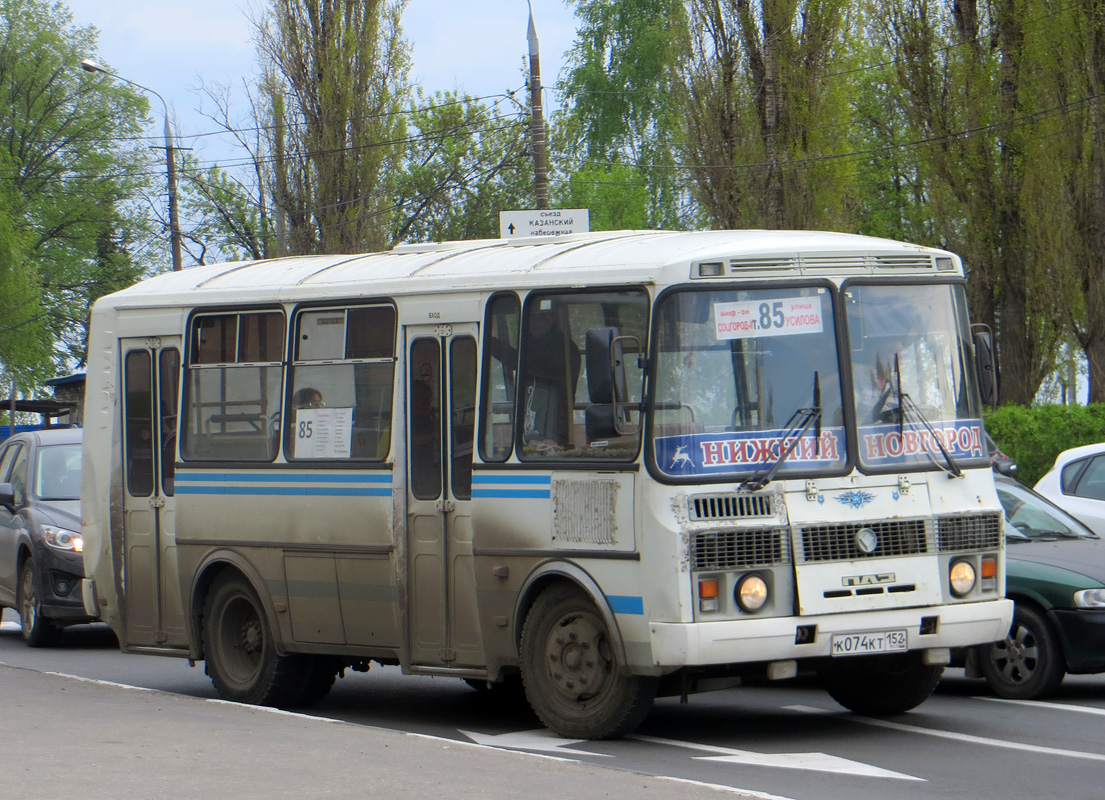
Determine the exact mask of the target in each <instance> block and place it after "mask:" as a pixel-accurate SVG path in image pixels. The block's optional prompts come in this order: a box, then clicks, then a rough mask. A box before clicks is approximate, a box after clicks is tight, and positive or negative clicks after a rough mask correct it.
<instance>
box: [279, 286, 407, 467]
mask: <svg viewBox="0 0 1105 800" xmlns="http://www.w3.org/2000/svg"><path fill="white" fill-rule="evenodd" d="M294 329H295V345H294V347H293V355H292V365H291V369H290V371H289V378H288V396H289V400H290V403H289V407H288V411H287V415H286V423H285V429H286V438H285V441H284V454H285V456H286V457H287V458H288V459H289V460H292V459H312V460H328V461H332V460H345V459H364V460H369V461H382V460H384V459H386V458H387V456H388V453H389V452H390V449H391V410H392V405H393V402H394V396H395V388H394V379H395V330H396V322H395V308H394V307H393V306H390V305H383V304H379V305H366V306H353V307H349V308H343V307H337V308H333V307H332V308H311V309H304V310H302V311H300V312H299V313H298V314H296V317H295V322H294ZM316 433H323V434H324V435H323V436H316V435H315V434H316ZM323 443H325V444H323Z"/></svg>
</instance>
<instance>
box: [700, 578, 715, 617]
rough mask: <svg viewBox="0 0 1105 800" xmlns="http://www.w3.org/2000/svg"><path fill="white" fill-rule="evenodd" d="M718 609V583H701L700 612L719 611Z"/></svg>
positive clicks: (711, 581)
mask: <svg viewBox="0 0 1105 800" xmlns="http://www.w3.org/2000/svg"><path fill="white" fill-rule="evenodd" d="M718 608H719V606H718V599H717V581H716V580H709V581H699V582H698V609H699V610H700V611H717V610H718Z"/></svg>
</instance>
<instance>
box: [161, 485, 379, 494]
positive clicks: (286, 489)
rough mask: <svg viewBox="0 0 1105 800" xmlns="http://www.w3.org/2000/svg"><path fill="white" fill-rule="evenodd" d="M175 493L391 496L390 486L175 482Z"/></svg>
mask: <svg viewBox="0 0 1105 800" xmlns="http://www.w3.org/2000/svg"><path fill="white" fill-rule="evenodd" d="M175 493H176V494H219V495H235V496H250V497H253V496H262V495H281V496H292V497H296V496H303V495H312V496H317V497H391V487H390V486H386V487H380V488H376V487H368V486H364V487H357V486H351V487H344V486H231V485H227V484H223V483H219V484H211V485H204V484H197V485H191V484H188V485H184V486H182V485H181V484H179V483H178V484H176V487H175Z"/></svg>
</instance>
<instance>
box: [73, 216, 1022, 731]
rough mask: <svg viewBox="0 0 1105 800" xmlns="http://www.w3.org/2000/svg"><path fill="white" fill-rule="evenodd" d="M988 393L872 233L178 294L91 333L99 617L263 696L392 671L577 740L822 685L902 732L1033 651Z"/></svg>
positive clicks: (89, 560) (90, 600) (473, 262)
mask: <svg viewBox="0 0 1105 800" xmlns="http://www.w3.org/2000/svg"><path fill="white" fill-rule="evenodd" d="M992 369H993V362H992V356H991V347H990V343H989V340H988V337H987V335H986V334H985V333H978V332H975V331H974V330H973V329H972V327H971V325H970V323H969V320H968V315H967V302H966V293H965V285H964V274H963V266H962V263H961V261H960V259H959V258H958V257H957V256H955V255H954V254H952V253H949V252H946V251H943V250H937V249H931V248H927V247H920V246H916V245H910V244H903V243H899V242H893V241H888V240H882V239H873V238H866V237H860V236H854V235H844V234H835V233H817V232H778V231H777V232H767V231H702V232H661V231H649V232H608V233H590V234H572V235H566V236H560V237H556V238H548V239H542V240H537V241H531V240H523V241H515V240H483V241H467V242H443V243H434V244H418V245H402V246H399V247H396V248H395V249H393V250H391V251H389V252H383V253H374V254H367V255H347V256H313V257H288V258H278V259H271V260H262V261H252V262H247V261H240V262H233V263H226V264H216V265H210V266H198V267H194V268H190V269H187V270H184V271H181V272H174V273H169V274H164V275H160V276H158V277H154V278H152V279H150V280H146V281H144V282H142V283H139V284H137V285H135V286H133V287H131V288H129V289H126V290H123V291H121V292H118V293H116V294H112V295H110V296H107V297H104V298H102V299H100V300H99V301H98V302H97V303H96V305H95V308H94V310H93V313H92V329H91V339H90V345H89V364H88V378H87V398H86V403H87V407H86V412H85V437H84V447H85V450H84V476H83V487H82V510H83V514H84V520H83V525H84V536H85V550H84V559H85V564H86V573H87V578H86V580H85V581H84V584H83V586H82V589H83V595H84V601H85V603H86V607H87V610H88V611H89V613H90V614H95V615H96V616H98V617H100V618H102V619H104V620H105V621H106V622H107V623H109V624H110V625H111V627H112V628H113V630H114V631H115V633H116V634H117V636H118V638H119V642H120V645H121V647H122V649H123V650H125V651H127V652H130V653H148V654H158V655H167V656H179V657H182V658H187V659H190V660H192V661H199V660H203V661H204V662H205V668H206V671H207V673H208V674H209V675H210V677H211V679H212V681H213V683H214V685H215V687H216V689H217V690H218V693H219V694H220V695H221V696H222V697H224V698H226V699H229V700H234V701H240V702H245V703H257V704H268V705H275V706H280V707H294V706H304V705H307V704H310V703H312V702H315V701H317V700H319V699H321V698H322V697H323V696H325V695H326V694H327V693H328V692H329V691H330V689H331V688H332V686H333V684H334V682H335V679H336V676H338V675H344V674H345V672H344V671H345V670H347V669H352V670H360V671H364V670H367V669H368V668H369V666H370V664H372V663H373V662H375V663H377V664H381V665H398V666H399V667H401V669H402V671H403V672H404V673H408V674H421V675H435V676H455V677H457V678H458V679H463V680H465V681H467V682H469V683H470V684H471V685H473V686H474V687H481V688H494V687H496V686H505V685H510V684H515V685H517V684H518V683H520V684H521V685H522V686H523V687H524V692H525V696H526V698H527V699H528V701H529V703H530V704H531V705H532V706H533V708H534V710H535V711H536V712H537V714H538V715H539V717H540V719H541V720H542V721H543V722H544V723H545V724H546V725H547V726H548V727H549V728H551V729H552V730H553V731H555V732H556V733H558V734H561V735H563V736H566V737H574V738H604V737H613V736H619V735H623V734H625V733H627V732H628V731H631V730H633V729H634V727H635V726H637V725H638V724H639V723H640V722H641V721H642V720H643V718H644V717H645V715H646V714H647V713H648V711H649V709H650V707H651V704H652V701H653V699H654V698H655V697H657V696H684V697H685V696H686V695H689V694H691V693H694V692H699V691H705V690H707V689H716V688H723V687H730V686H736V685H738V684H739V683H740V682H741V681H742V680H747V679H751V678H754V679H782V678H787V677H790V676H794V675H796V674H798V673H800V672H801V673H802V674H816V675H818V676H820V679H821V680H822V681H823V683H824V685H825V687H826V688H827V690H828V692H829V693H830V694H831V696H832V697H833V698H835V699H836V700H837V701H838V702H839V703H841V704H842V705H843V706H845V707H847V708H849V709H852V710H854V711H857V712H860V713H864V714H882V713H894V712H900V711H904V710H908V709H910V708H913V707H915V706H916V705H918V704H919V703H921V702H923V701H924V700H925V699H926V698H927V697H928V696H929V695H930V694H931V693H932V691H933V690H934V688H935V686H936V683H937V681H938V679H939V677H940V674H941V672H942V670H943V667H944V665H946V664H947V663H948V661H949V657H950V649H952V648H959V647H964V646H969V645H976V644H980V643H983V642H990V641H994V640H997V639H1000V638H1002V637H1004V636H1005V635H1006V633H1007V632H1008V630H1009V625H1010V620H1011V613H1012V604H1011V603H1010V602H1009V601H1007V600H1006V599H1004V574H1005V570H1004V550H1003V548H1004V543H1003V536H1002V525H1003V520H1002V510H1001V505H1000V504H999V502H998V499H997V496H996V493H995V490H994V484H993V479H992V477H991V473H990V465H989V460H988V454H987V452H986V448H985V447H984V445H983V441H984V436H985V432H984V428H983V422H982V404H983V402H984V400H985V399H986V396H987V395H988V394H990V392H991V391H992V380H991V376H992V374H993V373H992Z"/></svg>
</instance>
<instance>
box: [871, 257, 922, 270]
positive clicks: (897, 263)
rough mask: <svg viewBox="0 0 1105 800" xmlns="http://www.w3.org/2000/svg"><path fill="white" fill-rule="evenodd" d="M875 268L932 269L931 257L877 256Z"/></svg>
mask: <svg viewBox="0 0 1105 800" xmlns="http://www.w3.org/2000/svg"><path fill="white" fill-rule="evenodd" d="M875 266H877V267H884V268H890V269H932V257H931V256H922V255H908V256H878V257H877V258H875Z"/></svg>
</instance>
